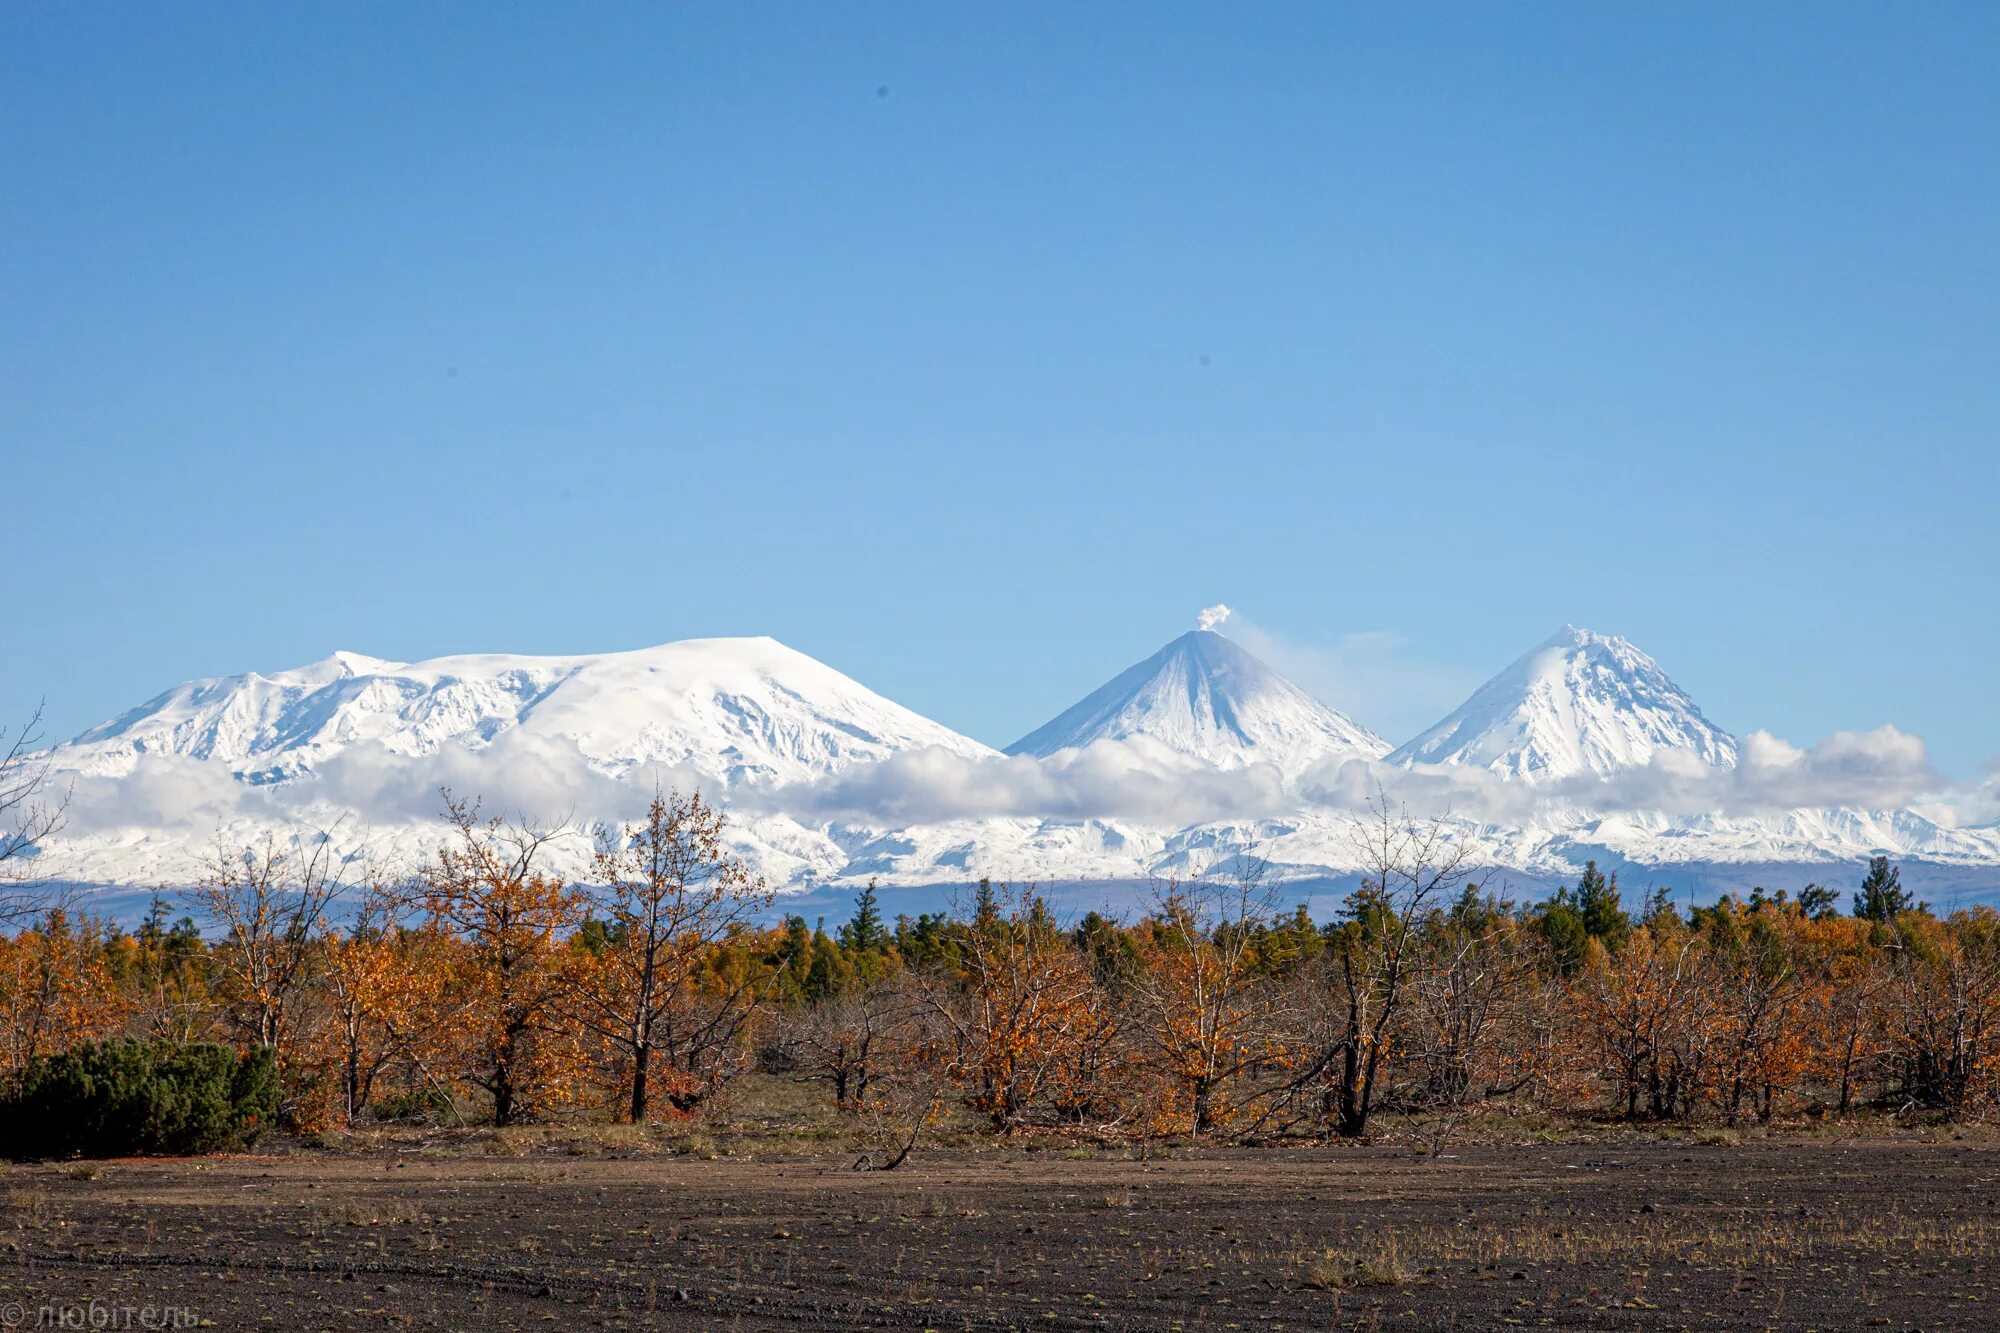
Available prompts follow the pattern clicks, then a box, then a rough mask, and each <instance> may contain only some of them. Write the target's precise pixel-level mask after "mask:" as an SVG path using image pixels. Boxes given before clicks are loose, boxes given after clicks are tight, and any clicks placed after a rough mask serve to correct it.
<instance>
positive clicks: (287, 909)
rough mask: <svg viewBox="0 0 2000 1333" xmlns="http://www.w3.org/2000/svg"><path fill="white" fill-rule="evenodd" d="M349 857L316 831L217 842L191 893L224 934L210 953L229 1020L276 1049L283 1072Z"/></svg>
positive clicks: (246, 1037) (254, 1041)
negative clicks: (234, 845) (234, 843)
mask: <svg viewBox="0 0 2000 1333" xmlns="http://www.w3.org/2000/svg"><path fill="white" fill-rule="evenodd" d="M349 859H350V858H347V857H343V856H341V855H340V854H339V853H338V852H337V851H336V850H335V847H334V840H333V837H332V835H331V834H330V833H328V832H326V831H324V830H318V829H315V830H310V831H308V832H305V833H301V834H298V835H295V836H293V837H289V838H281V837H278V836H275V835H267V836H266V837H265V838H264V839H263V841H261V842H260V843H258V844H256V845H254V846H250V847H243V848H238V849H234V850H231V849H229V848H227V847H225V846H224V845H223V844H222V843H221V842H220V841H218V842H217V844H216V848H215V851H214V852H213V854H212V855H211V857H210V861H209V867H208V874H207V877H206V878H205V879H204V880H203V881H202V883H201V884H200V885H199V886H198V887H197V888H196V889H195V890H194V892H193V894H192V895H191V896H192V899H193V905H194V907H195V908H196V909H197V910H198V911H200V912H201V913H202V914H204V915H206V916H207V917H208V918H209V920H210V921H211V922H213V923H214V924H215V925H216V926H218V927H219V928H220V929H221V931H222V937H221V939H219V940H218V941H217V942H216V944H215V947H214V948H213V949H212V950H211V951H210V954H209V958H210V966H211V967H212V968H213V969H214V973H215V976H216V978H217V981H218V983H219V986H218V989H219V991H220V995H219V997H218V998H220V999H221V1001H222V1012H223V1015H224V1018H225V1021H227V1022H228V1024H229V1025H230V1026H231V1027H232V1028H234V1029H235V1030H236V1032H237V1034H238V1036H239V1037H240V1038H241V1040H242V1041H243V1042H244V1043H246V1044H248V1045H254V1046H268V1047H270V1049H271V1054H272V1056H273V1058H275V1059H276V1060H277V1062H278V1067H279V1069H280V1070H281V1071H283V1070H285V1069H286V1068H287V1066H288V1064H289V1062H290V1061H291V1058H292V1056H293V1048H294V1046H295V1044H296V1038H297V1036H298V1030H299V1028H300V1027H301V1026H302V1025H303V1023H304V1021H305V1018H306V1014H305V1010H306V1006H307V1001H308V999H309V997H310V993H311V988H312V986H313V983H314V980H315V977H314V962H315V959H316V958H317V956H318V949H317V945H316V944H315V937H316V936H317V935H318V933H319V932H320V931H321V930H323V929H324V928H325V923H326V913H327V908H328V907H329V906H330V905H331V904H332V902H333V900H334V898H335V897H336V896H337V895H338V894H339V893H340V889H341V879H342V874H343V872H344V871H345V869H346V867H347V865H348V861H349Z"/></svg>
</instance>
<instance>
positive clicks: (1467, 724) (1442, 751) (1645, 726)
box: [1389, 625, 1736, 781]
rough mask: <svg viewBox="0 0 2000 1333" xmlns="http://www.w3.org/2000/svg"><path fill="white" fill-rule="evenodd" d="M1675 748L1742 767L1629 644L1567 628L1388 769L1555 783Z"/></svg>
mask: <svg viewBox="0 0 2000 1333" xmlns="http://www.w3.org/2000/svg"><path fill="white" fill-rule="evenodd" d="M1666 750H1681V751H1686V752H1688V753H1690V754H1693V755H1696V756H1698V757H1699V758H1701V759H1702V760H1704V761H1705V762H1707V763H1710V764H1714V765H1717V766H1720V767H1725V768H1726V767H1732V766H1734V764H1735V763H1736V738H1735V737H1733V736H1731V735H1730V734H1729V733H1728V732H1726V731H1723V730H1722V729H1721V728H1719V727H1717V726H1716V725H1715V724H1714V723H1712V722H1710V721H1709V720H1708V719H1707V718H1705V717H1703V716H1702V713H1701V709H1700V708H1698V707H1696V706H1695V702H1694V700H1693V699H1690V698H1689V697H1688V696H1687V694H1686V693H1685V692H1684V691H1683V690H1682V689H1681V688H1680V687H1679V686H1678V685H1676V684H1674V683H1673V681H1672V680H1670V679H1668V678H1667V673H1666V672H1664V671H1662V670H1661V669H1660V665H1659V663H1657V662H1655V661H1654V660H1653V659H1652V658H1650V657H1648V656H1646V654H1644V653H1642V652H1640V651H1639V650H1638V649H1637V648H1635V647H1633V646H1632V645H1631V644H1630V643H1628V642H1627V641H1625V640H1624V639H1621V638H1617V637H1616V636H1613V635H1608V634H1597V633H1593V632H1592V631H1590V630H1587V629H1578V628H1577V627H1576V626H1574V625H1565V626H1564V627H1563V628H1562V629H1561V630H1560V631H1558V632H1557V633H1556V634H1555V635H1553V636H1552V637H1550V638H1549V639H1547V640H1545V641H1544V642H1542V643H1541V644H1539V645H1537V646H1536V647H1535V648H1534V649H1533V650H1532V651H1530V652H1529V653H1528V654H1527V655H1526V656H1525V657H1522V658H1521V659H1520V660H1519V661H1517V662H1515V663H1514V664H1513V665H1512V666H1510V667H1508V668H1507V669H1506V670H1505V671H1502V672H1501V673H1500V674H1499V675H1497V676H1495V677H1494V678H1493V679H1491V680H1489V681H1487V682H1486V683H1485V684H1484V685H1482V686H1480V687H1479V689H1478V690H1477V691H1475V692H1474V693H1473V695H1472V697H1471V698H1470V699H1467V700H1466V701H1465V702H1464V703H1463V704H1461V705H1460V706H1459V708H1458V710H1457V711H1456V712H1454V713H1452V714H1451V715H1450V716H1449V717H1447V718H1445V719H1444V720H1443V721H1442V722H1439V723H1438V724H1437V725H1436V726H1434V727H1432V728H1431V729H1430V730H1428V731H1426V732H1424V733H1423V734H1422V735H1420V736H1418V737H1417V738H1416V739H1415V740H1413V741H1410V742H1409V743H1408V744H1406V745H1404V746H1402V747H1400V748H1399V749H1397V750H1396V751H1395V752H1394V753H1393V754H1391V755H1390V756H1389V762H1390V763H1392V764H1404V765H1409V764H1443V765H1459V764H1463V765H1470V766H1472V767H1476V768H1483V769H1486V770H1488V771H1490V772H1493V773H1498V774H1501V775H1502V776H1505V777H1516V778H1525V779H1528V780H1530V781H1546V780H1550V779H1556V778H1568V777H1578V776H1582V775H1586V774H1593V773H1594V774H1606V773H1611V772H1614V771H1616V770H1618V769H1621V768H1626V767H1630V766H1633V765H1637V764H1643V763H1645V762H1646V761H1647V760H1649V759H1651V758H1652V757H1653V756H1654V755H1655V754H1658V753H1660V752H1661V751H1666Z"/></svg>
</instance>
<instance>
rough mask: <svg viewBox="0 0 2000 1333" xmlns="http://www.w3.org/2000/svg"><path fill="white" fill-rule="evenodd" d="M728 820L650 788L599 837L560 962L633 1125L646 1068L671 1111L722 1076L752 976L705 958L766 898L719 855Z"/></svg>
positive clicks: (567, 1004)
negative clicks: (566, 955)
mask: <svg viewBox="0 0 2000 1333" xmlns="http://www.w3.org/2000/svg"><path fill="white" fill-rule="evenodd" d="M727 830H728V821H727V819H726V818H725V817H724V815H723V813H722V811H721V810H719V809H718V808H716V807H715V806H713V805H710V804H708V803H707V802H706V801H704V800H703V799H702V796H701V793H700V792H699V791H696V792H693V793H691V794H689V795H686V796H683V795H681V793H679V792H677V791H676V792H668V793H662V792H659V791H657V790H656V791H655V792H654V793H653V799H652V802H651V804H649V805H648V806H647V808H646V815H645V818H643V819H641V820H639V821H638V822H637V823H634V824H629V825H627V826H625V827H624V828H622V829H620V830H618V831H616V832H607V833H606V834H605V835H604V836H603V837H602V838H601V840H600V843H599V846H598V849H597V859H596V874H595V876H594V878H595V880H596V881H597V883H596V884H595V885H594V886H593V887H592V888H591V889H590V890H589V891H588V894H587V897H586V900H585V902H586V906H587V907H588V909H589V912H590V920H591V928H590V929H589V931H588V932H587V933H586V936H585V940H584V944H583V947H582V948H581V949H580V950H579V952H578V955H577V956H576V957H574V958H572V959H571V961H570V972H569V976H570V985H569V987H568V988H567V990H566V992H565V995H564V1000H563V1008H564V1012H565V1013H566V1014H567V1015H568V1016H569V1017H570V1018H571V1019H572V1020H573V1021H574V1022H576V1023H577V1024H579V1025H580V1026H581V1027H582V1028H584V1029H585V1030H586V1031H588V1032H589V1033H590V1034H591V1035H592V1036H594V1037H596V1038H597V1039H598V1040H599V1041H602V1042H604V1043H606V1044H607V1045H609V1046H610V1047H611V1049H612V1050H613V1051H614V1052H615V1053H616V1056H617V1061H618V1065H619V1067H620V1069H621V1071H622V1075H623V1082H624V1088H623V1092H624V1097H623V1099H622V1100H623V1102H624V1111H625V1114H626V1116H627V1117H628V1118H629V1119H630V1120H631V1121H632V1122H633V1123H634V1124H643V1123H645V1120H646V1117H647V1114H648V1112H649V1111H650V1109H651V1106H652V1099H653V1092H654V1078H655V1073H656V1066H657V1069H658V1072H659V1073H662V1074H664V1078H663V1079H662V1080H661V1082H662V1084H663V1086H662V1087H661V1088H660V1091H661V1092H662V1093H663V1094H664V1096H665V1099H666V1100H667V1102H668V1103H669V1104H670V1105H672V1106H673V1107H674V1109H675V1110H679V1111H687V1110H692V1109H693V1108H694V1107H695V1106H696V1105H697V1104H698V1103H699V1102H700V1101H701V1099H702V1098H703V1097H704V1096H705V1095H706V1094H707V1093H708V1092H709V1091H710V1090H711V1089H713V1088H714V1087H715V1086H716V1085H717V1084H718V1083H720V1082H721V1081H722V1079H723V1078H724V1077H726V1076H727V1074H729V1073H730V1072H732V1064H731V1057H732V1056H733V1055H734V1054H735V1053H737V1052H738V1051H739V1050H740V1044H739V1042H738V1040H737V1038H738V1036H739V1035H740V1032H741V1030H742V1027H743V1025H744V1023H745V1022H746V1021H747V1020H748V1018H749V1017H750V1015H751V1013H752V1012H753V1008H754V1004H755V1001H756V999H757V994H758V982H759V978H758V976H756V975H755V974H752V973H738V974H736V975H729V974H727V973H725V972H723V971H718V970H716V969H712V968H711V967H710V966H709V964H710V962H711V961H712V959H713V956H714V954H715V951H716V948H717V946H718V945H720V944H721V943H722V942H723V941H724V940H726V939H728V938H729V937H730V935H731V934H732V933H734V932H736V931H739V930H741V929H742V928H744V927H745V926H747V925H748V924H749V923H750V921H751V920H752V919H753V918H754V917H755V916H756V915H757V913H759V912H761V911H763V910H764V909H765V908H766V907H769V906H770V904H771V891H770V889H769V888H768V887H767V886H766V885H765V883H764V881H763V879H762V877H760V876H759V875H757V874H755V873H754V872H753V871H752V870H751V869H750V866H749V864H748V863H747V862H746V861H744V859H743V858H742V857H740V856H738V855H736V854H735V853H733V852H731V851H730V850H729V846H728V843H727V841H726V838H725V835H726V833H727Z"/></svg>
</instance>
